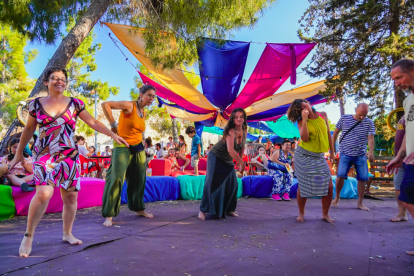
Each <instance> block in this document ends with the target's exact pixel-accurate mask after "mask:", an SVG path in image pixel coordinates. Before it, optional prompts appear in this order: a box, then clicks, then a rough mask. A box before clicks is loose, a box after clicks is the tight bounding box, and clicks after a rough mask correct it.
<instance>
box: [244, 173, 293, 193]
mask: <svg viewBox="0 0 414 276" xmlns="http://www.w3.org/2000/svg"><path fill="white" fill-rule="evenodd" d="M242 182H243V196H250V197H264V198H266V197H270V195H271V194H272V187H273V179H272V178H271V177H270V176H267V175H249V176H245V177H243V178H242ZM297 190H298V180H297V179H296V178H293V184H292V187H291V188H290V194H289V196H290V197H291V198H296V192H297Z"/></svg>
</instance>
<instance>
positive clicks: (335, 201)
mask: <svg viewBox="0 0 414 276" xmlns="http://www.w3.org/2000/svg"><path fill="white" fill-rule="evenodd" d="M338 204H339V198H338V199H336V198H335V199H334V200H332V203H331V205H332V206H333V207H337V206H338Z"/></svg>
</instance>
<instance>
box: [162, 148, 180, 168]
mask: <svg viewBox="0 0 414 276" xmlns="http://www.w3.org/2000/svg"><path fill="white" fill-rule="evenodd" d="M165 159H167V160H170V162H171V171H175V170H177V169H178V170H181V171H183V170H184V168H183V167H181V168H180V166H179V165H178V162H177V158H176V157H175V150H174V148H172V149H169V150H168V156H167V157H166V158H165Z"/></svg>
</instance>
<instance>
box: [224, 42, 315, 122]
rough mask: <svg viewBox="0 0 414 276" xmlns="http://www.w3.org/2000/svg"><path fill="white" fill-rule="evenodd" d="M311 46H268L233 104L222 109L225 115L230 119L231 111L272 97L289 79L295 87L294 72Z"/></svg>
mask: <svg viewBox="0 0 414 276" xmlns="http://www.w3.org/2000/svg"><path fill="white" fill-rule="evenodd" d="M315 45H316V44H315V43H306V44H272V43H268V44H267V45H266V48H265V49H264V51H263V53H262V56H261V57H260V59H259V62H258V63H257V65H256V67H255V68H254V71H253V73H252V75H251V76H250V79H249V81H248V82H247V83H246V85H245V87H244V88H243V90H242V92H241V93H240V94H239V96H238V97H237V98H236V100H235V101H234V102H233V103H232V104H231V105H230V106H229V107H228V108H227V109H226V111H225V113H227V114H226V115H230V114H231V111H232V110H233V109H235V108H239V107H241V108H246V107H248V106H250V105H252V104H253V103H255V102H257V101H260V100H262V99H264V98H267V97H269V96H271V95H273V94H274V93H275V92H276V91H277V90H278V89H279V88H280V86H282V84H283V83H284V82H285V81H286V80H287V79H288V78H289V77H291V76H293V77H292V78H291V82H292V83H295V82H296V68H297V67H298V66H299V65H300V64H301V63H302V61H303V60H304V59H305V58H306V56H307V55H308V54H309V53H310V51H311V50H312V49H313V47H314V46H315ZM292 69H295V70H292ZM280 78H281V79H280Z"/></svg>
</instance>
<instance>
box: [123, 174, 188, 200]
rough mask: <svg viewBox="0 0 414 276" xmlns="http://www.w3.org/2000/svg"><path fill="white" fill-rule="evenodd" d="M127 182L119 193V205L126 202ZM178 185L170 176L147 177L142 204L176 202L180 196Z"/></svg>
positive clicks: (175, 179)
mask: <svg viewBox="0 0 414 276" xmlns="http://www.w3.org/2000/svg"><path fill="white" fill-rule="evenodd" d="M127 187H128V185H127V182H126V181H125V182H124V185H123V186H122V192H121V204H125V203H127V202H128V200H127V198H128V197H127ZM180 194H181V192H180V183H179V182H178V179H177V178H175V177H172V176H150V177H147V183H146V185H145V191H144V202H154V201H165V200H177V199H178V198H179V196H180Z"/></svg>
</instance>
